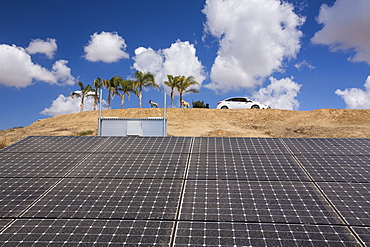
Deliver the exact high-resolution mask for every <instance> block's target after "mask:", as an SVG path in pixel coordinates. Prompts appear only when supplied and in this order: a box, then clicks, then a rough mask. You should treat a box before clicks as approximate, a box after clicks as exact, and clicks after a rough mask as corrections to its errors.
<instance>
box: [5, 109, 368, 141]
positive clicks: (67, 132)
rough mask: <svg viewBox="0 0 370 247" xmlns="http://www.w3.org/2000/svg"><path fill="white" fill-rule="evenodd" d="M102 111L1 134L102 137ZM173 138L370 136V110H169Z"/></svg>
mask: <svg viewBox="0 0 370 247" xmlns="http://www.w3.org/2000/svg"><path fill="white" fill-rule="evenodd" d="M102 116H103V117H122V118H146V117H162V116H163V109H154V108H146V109H124V110H109V111H108V110H106V111H103V115H102ZM97 118H98V112H97V111H95V112H92V111H90V112H82V113H75V114H68V115H58V116H55V117H51V118H47V119H43V120H38V121H36V122H34V123H33V124H31V125H30V126H27V127H24V128H13V129H10V130H3V131H0V141H1V142H2V143H3V144H2V145H3V146H4V145H9V144H11V143H13V142H16V141H18V140H20V139H22V138H24V137H26V136H40V135H46V136H78V135H96V133H97V123H98V121H97ZM167 118H168V135H169V136H211V137H212V136H215V137H229V136H230V137H282V138H285V137H304V138H305V137H307V138H308V137H311V138H312V137H317V138H370V110H340V109H320V110H315V111H286V110H276V109H268V110H217V109H202V108H192V109H178V108H176V109H167Z"/></svg>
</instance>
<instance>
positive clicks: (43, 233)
mask: <svg viewBox="0 0 370 247" xmlns="http://www.w3.org/2000/svg"><path fill="white" fill-rule="evenodd" d="M173 224H174V223H173V222H170V221H127V220H91V219H86V220H81V219H78V220H74V219H72V220H60V219H59V220H55V219H18V220H16V221H15V222H14V223H13V224H12V225H11V226H10V227H9V228H7V229H6V230H5V231H4V233H2V234H0V242H1V243H2V246H18V245H19V244H21V245H23V246H30V245H35V246H62V245H63V246H64V245H69V246H81V245H82V246H96V245H100V246H108V245H120V246H122V245H146V246H152V245H167V244H168V243H169V242H170V239H171V233H172V229H173Z"/></svg>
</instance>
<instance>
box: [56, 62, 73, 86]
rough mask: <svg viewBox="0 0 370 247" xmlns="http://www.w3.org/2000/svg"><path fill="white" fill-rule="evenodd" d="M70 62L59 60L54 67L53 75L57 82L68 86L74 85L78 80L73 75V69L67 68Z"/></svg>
mask: <svg viewBox="0 0 370 247" xmlns="http://www.w3.org/2000/svg"><path fill="white" fill-rule="evenodd" d="M67 63H68V61H66V60H62V59H61V60H58V61H56V62H55V63H54V65H53V67H52V73H53V75H54V77H55V78H56V80H57V81H62V82H63V83H64V84H66V85H74V84H75V82H76V79H75V78H74V77H73V76H72V74H71V69H70V68H68V66H67Z"/></svg>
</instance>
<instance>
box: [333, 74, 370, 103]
mask: <svg viewBox="0 0 370 247" xmlns="http://www.w3.org/2000/svg"><path fill="white" fill-rule="evenodd" d="M364 87H365V90H362V89H359V88H349V89H345V90H343V91H342V90H340V89H337V90H336V91H335V93H336V94H337V95H339V96H341V97H342V99H343V100H344V102H345V103H346V108H347V109H370V76H368V77H367V79H366V82H365V84H364Z"/></svg>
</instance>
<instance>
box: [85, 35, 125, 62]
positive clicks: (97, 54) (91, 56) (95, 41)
mask: <svg viewBox="0 0 370 247" xmlns="http://www.w3.org/2000/svg"><path fill="white" fill-rule="evenodd" d="M90 38H91V39H90V41H89V43H88V44H87V45H86V46H85V47H84V51H85V58H86V60H88V61H91V62H98V61H102V62H105V63H113V62H117V61H118V60H120V59H122V58H129V55H128V54H127V53H126V52H125V50H126V47H127V45H126V43H125V40H124V39H123V38H122V37H121V36H119V35H118V34H117V33H116V32H112V33H110V32H104V31H103V32H101V33H100V34H98V33H94V34H93V35H91V36H90Z"/></svg>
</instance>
